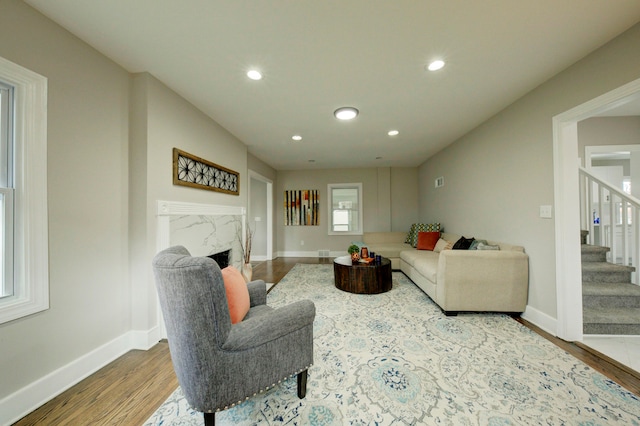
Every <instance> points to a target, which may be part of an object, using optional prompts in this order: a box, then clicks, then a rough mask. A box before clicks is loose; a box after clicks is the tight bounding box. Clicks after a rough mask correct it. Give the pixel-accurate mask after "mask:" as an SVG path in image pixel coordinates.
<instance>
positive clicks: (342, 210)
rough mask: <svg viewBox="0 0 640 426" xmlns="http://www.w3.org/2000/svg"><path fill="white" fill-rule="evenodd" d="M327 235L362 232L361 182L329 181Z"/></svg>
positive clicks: (358, 233) (357, 233) (359, 233)
mask: <svg viewBox="0 0 640 426" xmlns="http://www.w3.org/2000/svg"><path fill="white" fill-rule="evenodd" d="M327 194H328V196H329V216H328V217H329V235H361V234H362V184H361V183H330V184H329V185H328V186H327Z"/></svg>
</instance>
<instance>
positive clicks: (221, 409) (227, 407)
mask: <svg viewBox="0 0 640 426" xmlns="http://www.w3.org/2000/svg"><path fill="white" fill-rule="evenodd" d="M312 365H313V364H309V365H308V366H307V367H305V368H303V369H301V370H298V371H297V372H295V373H293V374H290V375H289V376H287V377H285V378H283V379H282V380H287V379H290V378H291V377H293V376H297V375H298V374H300V373H302V372H303V371H304V370H308V369H309V368H311V366H312ZM282 380H278V384H280V383H282ZM275 386H276V384H275V383H274V384H272V385H271V386H266V387H265V388H264V389H261V390H259V391H258V392H255V393H254V394H253V396H256V395H258V394H259V393H263V392H266V391H268V390H269V389H271V388H272V387H275ZM249 398H251V397H250V396H247V397H246V398H245V401H246V400H248V399H249ZM243 402H244V401H238V402H234V403H232V404H230V405H226V406H225V407H224V408H216V409H215V411H213V410H206V411H204V412H205V413H213V412H215V413H219V412H220V411H224V410H228V409H229V408H233V407H235V406H236V405H239V404H241V403H243ZM191 408H193V409H194V410H196V411H202V410H198V409H197V408H195V407H191Z"/></svg>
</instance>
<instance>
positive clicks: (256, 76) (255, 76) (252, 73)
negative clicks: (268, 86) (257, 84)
mask: <svg viewBox="0 0 640 426" xmlns="http://www.w3.org/2000/svg"><path fill="white" fill-rule="evenodd" d="M247 77H249V78H250V79H251V80H262V73H261V72H260V71H258V70H249V71H248V72H247Z"/></svg>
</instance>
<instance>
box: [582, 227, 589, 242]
mask: <svg viewBox="0 0 640 426" xmlns="http://www.w3.org/2000/svg"><path fill="white" fill-rule="evenodd" d="M587 235H589V231H587V230H584V229H583V230H581V231H580V244H587Z"/></svg>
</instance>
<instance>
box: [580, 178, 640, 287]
mask: <svg viewBox="0 0 640 426" xmlns="http://www.w3.org/2000/svg"><path fill="white" fill-rule="evenodd" d="M579 174H580V225H581V229H586V230H587V231H589V234H588V236H587V238H588V241H589V243H590V244H593V245H600V246H605V247H609V248H610V252H609V256H610V257H609V258H608V261H610V262H612V263H622V264H623V265H630V266H634V267H635V268H636V270H638V266H639V265H640V249H639V247H640V200H639V199H637V198H635V197H633V196H631V195H629V194H627V193H625V192H624V191H622V190H621V189H620V188H616V187H614V186H612V185H611V184H609V183H607V182H605V181H603V180H601V179H600V178H598V177H597V176H595V175H593V174H592V173H591V172H590V171H589V170H587V169H584V168H582V167H580V168H579ZM596 194H597V196H596ZM618 259H621V260H620V261H618ZM632 282H633V283H635V284H640V274H639V273H637V272H634V273H633V274H632Z"/></svg>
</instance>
